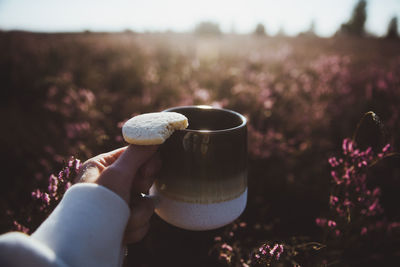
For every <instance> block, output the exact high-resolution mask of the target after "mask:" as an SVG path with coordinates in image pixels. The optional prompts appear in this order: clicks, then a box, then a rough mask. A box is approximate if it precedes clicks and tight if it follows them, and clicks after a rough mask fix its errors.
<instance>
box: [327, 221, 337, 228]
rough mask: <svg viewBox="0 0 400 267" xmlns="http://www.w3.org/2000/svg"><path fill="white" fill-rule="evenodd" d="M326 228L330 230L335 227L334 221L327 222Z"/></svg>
mask: <svg viewBox="0 0 400 267" xmlns="http://www.w3.org/2000/svg"><path fill="white" fill-rule="evenodd" d="M328 226H329V227H330V228H334V227H336V222H335V221H332V220H329V221H328Z"/></svg>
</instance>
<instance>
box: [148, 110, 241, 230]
mask: <svg viewBox="0 0 400 267" xmlns="http://www.w3.org/2000/svg"><path fill="white" fill-rule="evenodd" d="M165 111H174V112H178V113H181V114H183V115H185V116H186V117H187V118H188V121H189V127H188V128H187V129H185V130H180V131H176V132H175V133H174V134H173V135H172V136H171V137H170V138H168V139H167V140H166V141H165V143H164V144H162V145H161V146H160V153H161V158H162V161H163V167H162V168H161V171H160V174H159V177H158V178H157V179H156V181H155V183H154V184H153V186H152V187H151V189H150V196H151V197H153V198H156V199H157V205H156V209H155V212H156V213H157V214H158V215H159V216H160V217H161V218H162V219H163V220H165V221H166V222H168V223H170V224H172V225H174V226H177V227H180V228H183V229H187V230H211V229H216V228H219V227H221V226H224V225H226V224H229V223H231V222H232V221H234V220H235V219H236V218H237V217H239V216H240V214H241V213H242V212H243V211H244V209H245V207H246V202H247V125H246V124H247V120H246V118H245V117H244V116H243V115H241V114H239V113H237V112H235V111H232V110H228V109H219V108H213V107H209V106H182V107H174V108H170V109H167V110H165Z"/></svg>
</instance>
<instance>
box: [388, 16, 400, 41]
mask: <svg viewBox="0 0 400 267" xmlns="http://www.w3.org/2000/svg"><path fill="white" fill-rule="evenodd" d="M386 38H388V39H398V38H399V32H398V29H397V17H396V16H394V17H393V18H392V19H391V20H390V22H389V25H388V29H387V33H386Z"/></svg>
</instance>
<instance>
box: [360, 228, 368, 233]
mask: <svg viewBox="0 0 400 267" xmlns="http://www.w3.org/2000/svg"><path fill="white" fill-rule="evenodd" d="M367 232H368V230H367V227H363V228H361V233H360V234H361V235H366V234H367Z"/></svg>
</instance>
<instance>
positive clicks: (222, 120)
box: [173, 108, 243, 131]
mask: <svg viewBox="0 0 400 267" xmlns="http://www.w3.org/2000/svg"><path fill="white" fill-rule="evenodd" d="M173 111H174V112H178V113H181V114H183V115H185V116H186V117H187V118H188V121H189V126H188V128H187V129H188V130H209V131H219V130H226V129H232V128H235V127H238V126H240V125H242V124H243V120H242V118H241V117H240V116H238V115H237V114H235V113H233V112H229V111H225V110H218V109H190V108H177V109H174V110H173Z"/></svg>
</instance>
